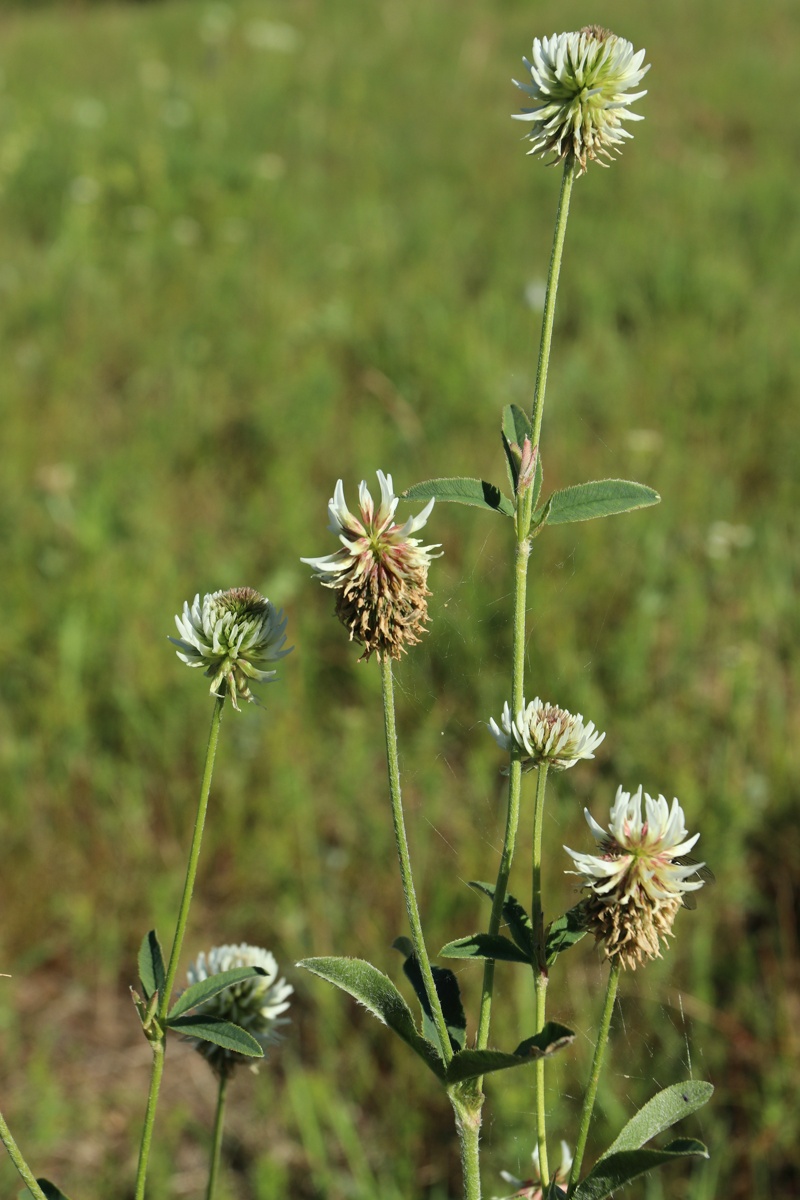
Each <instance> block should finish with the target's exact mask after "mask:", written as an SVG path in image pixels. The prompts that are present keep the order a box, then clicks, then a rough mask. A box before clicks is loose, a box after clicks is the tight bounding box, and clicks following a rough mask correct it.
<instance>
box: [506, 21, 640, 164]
mask: <svg viewBox="0 0 800 1200" xmlns="http://www.w3.org/2000/svg"><path fill="white" fill-rule="evenodd" d="M644 55H645V52H644V50H639V51H638V52H634V49H633V46H632V45H631V43H630V42H628V41H626V40H625V38H621V37H617V35H616V34H614V33H611V32H610V31H609V30H607V29H602V28H601V27H600V26H599V25H587V26H586V27H585V28H584V29H581V30H579V31H578V32H577V33H558V34H556V33H554V34H553V36H552V37H549V38H542V39H539V38H534V42H533V51H532V53H531V60H530V61H528V59H527V58H524V59H523V60H522V61H523V62H524V63H525V66H526V67H527V68H528V70H529V71H530V75H531V82H530V83H520V82H518V80H516V79H515V80H514V82H515V83H516V85H517V87H518V88H521V89H522V91H523V92H526V93H527V94H528V96H530V97H531V99H532V100H533V103H534V107H533V108H526V109H523V111H522V112H521V113H514V119H515V120H517V121H527V122H529V123H530V126H531V128H530V131H529V132H528V133H527V134H526V135H525V137H526V139H527V140H528V141H530V142H531V143H532V145H531V149H530V150H529V151H528V153H529V154H538V155H539V156H540V157H542V158H544V157H545V156H546V155H548V154H552V155H554V156H555V157H554V158H553V160H552V161H553V162H563V161H564V160H567V161H570V162H572V163H573V164H575V165H576V166H577V168H578V170H577V173H578V175H583V174H584V173H585V171H586V167H587V164H588V162H589V160H593V161H596V162H599V163H600V164H601V166H608V165H609V164H608V162H603V159H607V160H609V161H611V160H613V156H614V155H615V154H619V153H620V152H621V147H622V145H623V143H624V142H625V141H626V139H628V138H631V137H633V134H632V133H631V132H630V131H629V130H628V129H626V128H625V127H624V125H623V124H622V122H623V121H642V120H644V118H643V117H642V116H641V114H639V113H634V112H631V111H630V108H629V105H630V104H632V103H633V102H634V100H640V99H641V97H642V96H645V95H647V92H646V91H643V92H631V88H635V87H636V86H637V85H638V84H639V83H641V81H642V79H643V78H644V76H645V74H646V72H647V71H649V70H650V66H649V64H648V65H646V66H642V63H643V62H644Z"/></svg>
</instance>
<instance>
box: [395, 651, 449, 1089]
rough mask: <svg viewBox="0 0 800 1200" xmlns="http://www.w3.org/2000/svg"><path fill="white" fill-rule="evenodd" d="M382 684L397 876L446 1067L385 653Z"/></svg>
mask: <svg viewBox="0 0 800 1200" xmlns="http://www.w3.org/2000/svg"><path fill="white" fill-rule="evenodd" d="M381 683H382V685H383V724H384V729H385V731H386V760H387V764H388V767H389V793H390V795H391V799H392V820H393V822H394V837H395V843H396V845H397V857H398V859H399V860H400V878H401V880H402V883H403V895H404V896H405V900H406V912H407V913H408V923H409V925H410V926H411V941H412V943H413V946H414V953H415V955H416V958H417V962H418V963H419V968H420V971H421V972H422V982H423V985H424V987H425V995H426V996H427V998H428V1004H429V1006H430V1010H431V1013H432V1014H433V1020H434V1023H435V1025H436V1031H437V1033H438V1034H439V1043H440V1046H441V1051H442V1058H443V1060H444V1063H445V1066H446V1065H447V1064H448V1063H449V1062H450V1059H451V1058H452V1057H453V1051H452V1049H451V1046H450V1035H449V1033H448V1032H447V1023H446V1022H445V1019H444V1013H443V1012H442V1005H441V1002H440V1000H439V994H438V992H437V991H436V984H435V983H434V981H433V971H432V970H431V964H430V959H429V958H428V951H427V950H426V949H425V939H424V937H423V935H422V922H421V921H420V916H419V907H418V905H417V895H416V892H415V890H414V878H413V875H412V873H411V858H410V856H409V853H408V840H407V838H406V827H405V821H404V819H403V800H402V796H401V794H400V763H399V760H398V755H397V725H396V723H395V715H394V683H393V679H392V660H391V659H390V658H389V656H388V655H387V654H384V655H383V656H382V658H381Z"/></svg>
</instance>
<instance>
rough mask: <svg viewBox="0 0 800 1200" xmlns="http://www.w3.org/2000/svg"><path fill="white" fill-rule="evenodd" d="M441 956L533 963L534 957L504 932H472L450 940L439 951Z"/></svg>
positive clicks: (528, 964)
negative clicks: (521, 948)
mask: <svg viewBox="0 0 800 1200" xmlns="http://www.w3.org/2000/svg"><path fill="white" fill-rule="evenodd" d="M439 957H440V958H491V959H495V960H497V961H501V962H518V963H525V964H526V965H527V966H530V965H531V964H532V961H533V960H532V959H531V958H530V957H529V956H528V955H527V954H526V953H525V952H524V950H520V948H519V947H518V946H515V945H514V943H513V942H512V941H511V938H507V937H503V936H502V934H499V933H498V934H496V935H495V936H492V935H491V934H489V933H471V934H470V935H469V936H468V937H463V938H457V939H456V941H454V942H448V943H447V945H446V946H442V948H441V950H440V951H439Z"/></svg>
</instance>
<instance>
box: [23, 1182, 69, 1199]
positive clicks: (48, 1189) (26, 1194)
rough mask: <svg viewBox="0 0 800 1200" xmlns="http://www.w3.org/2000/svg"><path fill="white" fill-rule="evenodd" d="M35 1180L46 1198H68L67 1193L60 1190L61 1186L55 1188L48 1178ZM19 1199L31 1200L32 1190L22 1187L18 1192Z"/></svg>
mask: <svg viewBox="0 0 800 1200" xmlns="http://www.w3.org/2000/svg"><path fill="white" fill-rule="evenodd" d="M36 1182H37V1183H38V1185H39V1187H40V1188H41V1189H42V1191H43V1192H44V1194H45V1196H46V1197H47V1200H69V1197H68V1196H67V1194H66V1193H65V1192H62V1191H61V1188H57V1187H56V1185H55V1184H54V1183H51V1182H50V1180H49V1179H37V1180H36ZM19 1200H33V1192H31V1191H30V1190H29V1188H23V1190H22V1191H21V1192H20V1193H19Z"/></svg>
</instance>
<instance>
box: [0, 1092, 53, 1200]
mask: <svg viewBox="0 0 800 1200" xmlns="http://www.w3.org/2000/svg"><path fill="white" fill-rule="evenodd" d="M0 1141H2V1143H3V1145H4V1146H5V1148H6V1150H7V1151H8V1157H9V1158H10V1159H11V1161H12V1163H13V1164H14V1166H15V1167H16V1168H17V1171H18V1172H19V1177H20V1179H21V1180H22V1182H23V1183H24V1184H25V1185H26V1186H27V1188H28V1191H29V1192H30V1193H31V1195H32V1196H33V1197H34V1200H47V1197H46V1196H45V1194H44V1192H43V1191H42V1189H41V1188H40V1187H39V1185H38V1183H37V1182H36V1177H35V1176H34V1174H33V1171H32V1170H31V1169H30V1167H29V1166H28V1164H27V1163H26V1162H25V1159H24V1158H23V1157H22V1151H21V1150H20V1148H19V1146H18V1145H17V1143H16V1142H15V1141H14V1139H13V1137H12V1136H11V1130H10V1129H9V1128H8V1125H6V1121H5V1117H4V1116H3V1114H2V1113H0Z"/></svg>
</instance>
